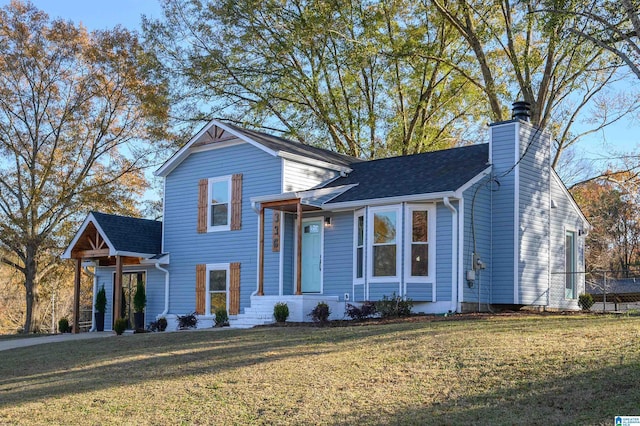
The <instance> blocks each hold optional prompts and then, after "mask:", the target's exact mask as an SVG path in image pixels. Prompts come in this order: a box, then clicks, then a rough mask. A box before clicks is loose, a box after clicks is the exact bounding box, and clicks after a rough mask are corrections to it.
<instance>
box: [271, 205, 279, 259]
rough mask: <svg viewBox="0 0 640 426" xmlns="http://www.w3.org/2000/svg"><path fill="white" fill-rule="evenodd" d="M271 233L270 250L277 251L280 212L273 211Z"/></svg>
mask: <svg viewBox="0 0 640 426" xmlns="http://www.w3.org/2000/svg"><path fill="white" fill-rule="evenodd" d="M271 223H273V227H272V228H273V233H272V239H271V251H273V252H275V253H277V252H279V251H280V212H278V211H274V212H273V221H272V222H271Z"/></svg>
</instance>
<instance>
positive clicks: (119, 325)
mask: <svg viewBox="0 0 640 426" xmlns="http://www.w3.org/2000/svg"><path fill="white" fill-rule="evenodd" d="M127 323H128V321H127V319H126V318H118V319H117V320H116V322H115V324H114V325H113V331H115V332H116V334H117V335H118V336H120V335H121V334H122V333H124V331H125V330H126V329H127Z"/></svg>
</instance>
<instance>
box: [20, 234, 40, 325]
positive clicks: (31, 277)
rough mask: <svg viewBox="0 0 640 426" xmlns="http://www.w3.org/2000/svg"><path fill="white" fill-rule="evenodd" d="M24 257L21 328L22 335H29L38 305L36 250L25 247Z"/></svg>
mask: <svg viewBox="0 0 640 426" xmlns="http://www.w3.org/2000/svg"><path fill="white" fill-rule="evenodd" d="M26 255H27V256H26V259H25V260H26V261H25V266H24V289H25V297H26V302H27V311H26V315H25V318H24V327H23V328H22V333H23V334H29V333H30V332H31V328H32V325H33V324H32V323H33V316H34V311H35V309H36V307H37V303H38V298H37V283H36V273H37V266H36V256H35V255H36V249H35V248H34V247H27V250H26Z"/></svg>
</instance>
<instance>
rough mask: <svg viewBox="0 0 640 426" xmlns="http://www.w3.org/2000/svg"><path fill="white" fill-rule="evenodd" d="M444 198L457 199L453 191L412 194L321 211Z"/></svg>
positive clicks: (325, 206)
mask: <svg viewBox="0 0 640 426" xmlns="http://www.w3.org/2000/svg"><path fill="white" fill-rule="evenodd" d="M444 197H450V198H458V197H456V194H455V192H454V191H446V192H432V193H427V194H412V195H400V196H397V197H386V198H372V199H368V200H355V201H345V202H342V203H329V204H323V205H322V208H323V210H328V211H335V210H351V209H354V208H360V207H363V206H382V205H385V204H398V203H403V202H414V201H438V200H442V199H443V198H444Z"/></svg>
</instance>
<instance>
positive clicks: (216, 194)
mask: <svg viewBox="0 0 640 426" xmlns="http://www.w3.org/2000/svg"><path fill="white" fill-rule="evenodd" d="M514 105H515V104H514ZM528 116H529V112H528V109H527V107H526V106H525V107H522V105H520V106H519V107H518V109H516V110H514V117H513V119H512V120H509V121H505V122H499V123H494V124H491V125H490V126H489V140H488V143H478V144H474V145H469V146H464V147H460V148H453V149H447V150H442V151H436V152H428V153H424V154H416V155H409V156H400V157H393V158H384V159H378V160H371V161H363V160H361V159H357V158H353V157H349V156H345V155H341V154H337V153H335V152H331V151H327V150H323V149H319V148H315V147H312V146H308V145H304V144H300V143H297V142H292V141H289V140H286V139H283V138H280V137H276V136H272V135H269V134H265V133H261V132H257V131H253V130H248V129H243V128H240V127H237V126H235V125H231V124H229V123H226V122H222V121H217V120H213V121H211V122H210V123H208V124H207V125H206V126H204V128H202V130H200V131H199V132H198V133H197V134H196V135H195V136H193V138H191V140H189V141H188V142H187V143H186V144H185V145H184V146H183V147H182V148H181V149H180V150H179V151H177V152H176V153H175V154H174V155H173V156H172V157H171V158H169V160H168V161H166V163H164V165H163V166H162V167H160V169H158V170H157V172H156V174H157V175H158V176H161V177H162V178H163V179H164V211H163V221H162V222H159V221H150V220H144V219H136V218H130V217H122V216H114V215H109V214H103V213H98V212H91V213H89V214H88V216H87V217H86V220H85V221H84V223H83V224H82V225H81V227H80V228H79V230H78V232H77V234H76V235H75V237H74V238H73V240H72V241H71V243H70V245H69V247H68V248H67V250H66V251H65V253H64V255H63V257H64V258H68V259H74V260H75V262H76V307H77V306H78V298H79V289H80V285H79V282H80V278H79V277H80V274H81V273H82V270H83V269H85V270H86V271H87V272H88V273H89V274H91V275H92V276H93V280H94V294H95V293H96V292H97V290H98V289H100V288H102V287H104V288H105V289H106V293H107V299H108V302H107V313H106V321H105V324H107V325H106V329H109V328H110V326H111V324H113V318H114V316H117V315H120V314H124V315H130V314H131V313H130V310H131V300H132V298H133V293H134V292H135V284H136V283H137V282H138V281H142V282H143V283H144V285H145V286H146V294H147V305H146V322H147V323H149V321H153V320H155V319H156V318H158V317H160V316H162V317H165V318H167V320H168V323H169V328H170V329H171V328H172V327H175V326H176V324H177V322H176V318H177V316H178V315H185V314H189V313H192V312H196V313H197V315H198V318H199V322H198V327H210V326H212V324H213V321H214V314H215V311H216V309H218V308H220V307H223V308H226V310H227V312H228V314H229V317H230V322H231V325H232V326H237V327H241V326H252V325H256V324H261V323H265V322H271V321H273V317H272V313H273V306H274V304H275V303H277V302H286V303H287V304H288V307H289V310H290V317H289V320H290V321H309V320H310V317H309V313H310V312H311V310H312V309H313V308H314V307H315V306H316V305H317V304H318V302H321V301H322V302H326V303H327V304H328V305H329V306H330V309H331V317H332V318H343V317H344V313H345V306H346V304H348V303H351V304H358V303H359V302H362V301H375V300H379V299H381V298H383V297H385V296H387V297H394V296H400V297H403V298H410V299H411V300H412V301H413V303H414V308H413V311H414V312H424V313H435V314H440V313H454V312H465V311H477V310H481V311H484V310H489V309H492V308H504V307H508V308H510V309H517V308H521V307H536V308H545V309H553V310H566V309H578V304H577V299H578V295H579V294H580V293H582V292H584V274H582V272H583V271H584V241H585V238H584V237H585V232H586V231H587V230H588V227H589V224H588V222H587V220H586V219H585V217H584V215H583V214H582V213H581V212H580V209H579V208H578V206H577V205H576V203H575V201H574V200H573V198H572V197H571V195H570V194H569V192H568V191H567V189H566V188H565V186H564V185H563V183H562V181H561V180H560V178H559V177H558V175H557V174H556V172H555V171H554V170H553V169H552V167H551V140H550V136H549V134H548V133H546V132H545V131H542V130H540V129H538V128H536V127H534V126H532V125H531V124H530V123H529V122H528ZM87 266H88V267H87ZM92 266H93V267H92ZM122 298H124V302H123V301H122V300H121V299H122ZM123 309H124V311H125V312H121V311H122V310H123ZM76 312H77V308H76ZM74 320H75V321H76V322H77V314H76V315H74ZM76 329H77V327H76Z"/></svg>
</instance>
